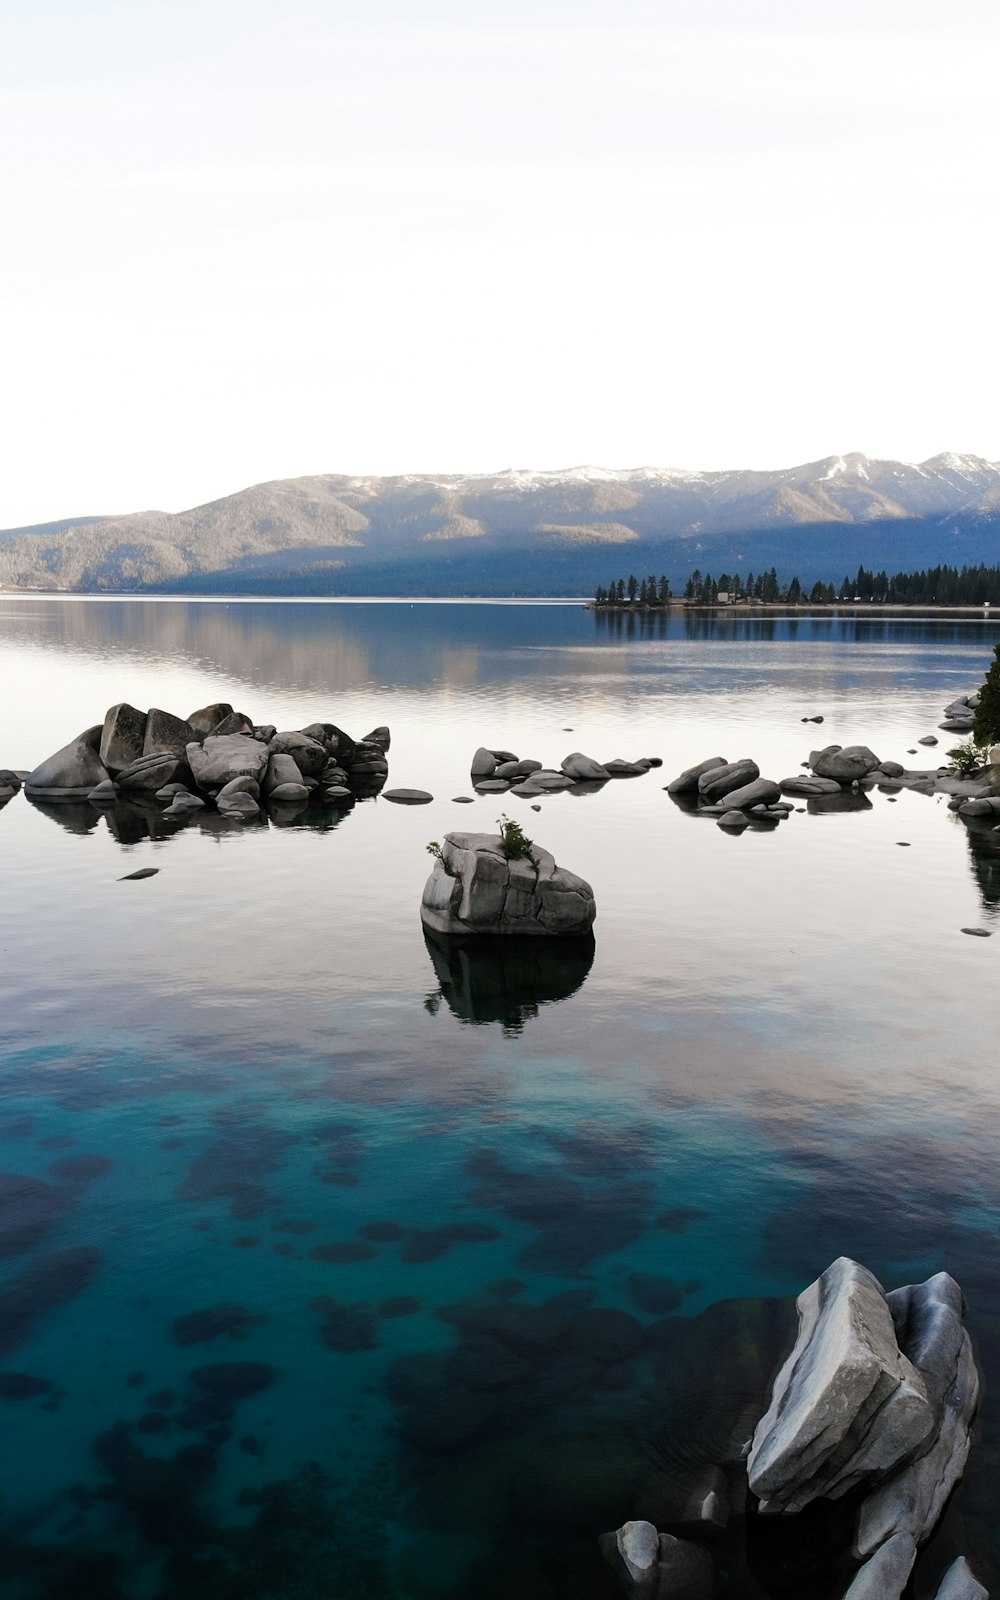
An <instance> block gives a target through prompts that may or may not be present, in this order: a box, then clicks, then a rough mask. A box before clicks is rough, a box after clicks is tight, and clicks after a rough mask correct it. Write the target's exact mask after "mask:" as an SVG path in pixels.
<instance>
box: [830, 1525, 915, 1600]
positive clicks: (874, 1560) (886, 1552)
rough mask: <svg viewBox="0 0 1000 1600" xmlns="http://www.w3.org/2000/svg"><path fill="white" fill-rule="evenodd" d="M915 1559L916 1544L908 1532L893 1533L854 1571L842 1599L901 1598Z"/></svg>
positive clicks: (884, 1599) (895, 1599) (880, 1599)
mask: <svg viewBox="0 0 1000 1600" xmlns="http://www.w3.org/2000/svg"><path fill="white" fill-rule="evenodd" d="M916 1559H917V1547H916V1545H915V1544H914V1542H913V1540H912V1539H911V1538H910V1536H909V1534H907V1533H897V1534H894V1535H893V1537H892V1538H891V1539H889V1540H887V1541H886V1543H885V1544H884V1545H882V1547H881V1549H879V1550H877V1551H876V1552H875V1554H874V1555H873V1556H872V1557H871V1559H870V1560H868V1561H866V1562H865V1564H864V1566H863V1567H861V1569H860V1570H859V1571H858V1572H857V1573H855V1576H854V1581H853V1583H852V1584H851V1586H850V1588H849V1589H847V1590H846V1591H845V1594H844V1600H900V1595H901V1594H902V1593H903V1590H904V1589H905V1588H906V1585H907V1583H908V1582H909V1580H910V1573H911V1572H912V1571H913V1565H914V1562H915V1561H916Z"/></svg>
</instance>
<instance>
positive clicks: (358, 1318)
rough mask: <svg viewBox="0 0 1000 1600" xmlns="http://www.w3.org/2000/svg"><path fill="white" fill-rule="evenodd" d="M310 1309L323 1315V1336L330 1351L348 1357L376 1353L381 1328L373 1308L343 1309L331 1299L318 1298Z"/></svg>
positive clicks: (349, 1307) (352, 1307)
mask: <svg viewBox="0 0 1000 1600" xmlns="http://www.w3.org/2000/svg"><path fill="white" fill-rule="evenodd" d="M310 1305H311V1306H312V1308H313V1310H314V1311H318V1312H319V1313H320V1316H321V1319H322V1320H321V1324H320V1336H321V1338H322V1340H323V1343H324V1344H325V1345H326V1346H327V1348H328V1349H330V1350H340V1351H343V1352H345V1353H351V1352H354V1351H357V1350H374V1348H375V1346H376V1345H377V1343H378V1324H377V1322H376V1318H375V1313H374V1311H373V1310H372V1308H371V1306H368V1305H344V1304H343V1303H342V1302H341V1301H339V1300H334V1299H333V1297H332V1296H331V1295H318V1296H317V1297H316V1299H315V1300H311V1301H310Z"/></svg>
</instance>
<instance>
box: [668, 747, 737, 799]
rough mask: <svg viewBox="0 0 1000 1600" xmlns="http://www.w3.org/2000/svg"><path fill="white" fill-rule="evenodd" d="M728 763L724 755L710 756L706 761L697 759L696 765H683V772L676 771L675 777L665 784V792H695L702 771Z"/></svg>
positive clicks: (711, 770) (716, 768) (714, 768)
mask: <svg viewBox="0 0 1000 1600" xmlns="http://www.w3.org/2000/svg"><path fill="white" fill-rule="evenodd" d="M728 765H729V763H728V761H727V760H726V758H725V756H710V757H709V759H708V760H707V761H699V762H698V765H697V766H696V767H685V769H684V771H683V772H681V773H678V775H677V777H676V778H674V779H673V781H672V782H671V783H668V784H667V793H668V794H697V792H698V779H699V778H700V777H701V776H702V774H703V773H705V772H713V771H718V769H719V768H720V767H726V766H728Z"/></svg>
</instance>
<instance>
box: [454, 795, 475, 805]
mask: <svg viewBox="0 0 1000 1600" xmlns="http://www.w3.org/2000/svg"><path fill="white" fill-rule="evenodd" d="M451 803H452V805H453V806H474V805H475V803H476V802H475V800H474V798H473V796H472V795H471V794H453V795H452V797H451Z"/></svg>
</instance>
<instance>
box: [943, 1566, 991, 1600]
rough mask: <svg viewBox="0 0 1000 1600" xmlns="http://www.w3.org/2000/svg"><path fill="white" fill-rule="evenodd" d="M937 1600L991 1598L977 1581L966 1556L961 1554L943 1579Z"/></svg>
mask: <svg viewBox="0 0 1000 1600" xmlns="http://www.w3.org/2000/svg"><path fill="white" fill-rule="evenodd" d="M937 1600H990V1595H989V1590H988V1589H984V1588H983V1586H982V1584H981V1583H979V1582H978V1581H977V1579H976V1577H975V1575H974V1573H973V1571H972V1568H971V1567H970V1566H969V1563H968V1562H967V1561H966V1559H965V1557H964V1556H959V1557H958V1560H957V1561H953V1562H952V1564H951V1566H950V1567H949V1568H948V1571H947V1572H946V1573H945V1575H944V1577H943V1578H942V1579H941V1583H940V1586H939V1588H938V1592H937Z"/></svg>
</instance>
